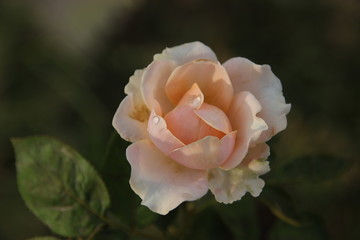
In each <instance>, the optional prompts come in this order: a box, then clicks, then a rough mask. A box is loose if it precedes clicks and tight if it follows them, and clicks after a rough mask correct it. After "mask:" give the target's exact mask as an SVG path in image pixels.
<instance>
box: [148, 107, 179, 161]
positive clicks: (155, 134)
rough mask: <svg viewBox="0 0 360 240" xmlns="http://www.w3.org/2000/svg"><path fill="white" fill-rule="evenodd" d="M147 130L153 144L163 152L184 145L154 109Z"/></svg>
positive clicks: (166, 152)
mask: <svg viewBox="0 0 360 240" xmlns="http://www.w3.org/2000/svg"><path fill="white" fill-rule="evenodd" d="M147 130H148V132H149V136H150V138H151V140H152V141H153V143H154V144H155V146H157V147H158V148H159V149H160V150H161V151H162V152H163V153H165V154H168V153H169V152H171V151H173V150H174V149H176V148H180V147H183V146H185V145H184V143H182V142H181V141H180V140H179V139H177V138H176V137H175V136H174V135H173V134H172V133H171V132H170V131H169V130H168V129H167V126H166V122H165V120H164V119H163V118H162V117H161V116H159V115H156V114H155V112H154V111H152V112H151V115H150V118H149V122H148V129H147Z"/></svg>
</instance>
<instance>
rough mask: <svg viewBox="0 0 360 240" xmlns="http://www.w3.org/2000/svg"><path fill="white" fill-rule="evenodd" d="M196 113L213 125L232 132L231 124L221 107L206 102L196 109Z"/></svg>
mask: <svg viewBox="0 0 360 240" xmlns="http://www.w3.org/2000/svg"><path fill="white" fill-rule="evenodd" d="M194 112H195V114H196V115H197V116H198V117H199V118H201V120H203V121H204V122H206V123H207V124H208V125H210V126H211V127H213V128H215V129H217V130H219V131H221V132H223V133H225V134H228V133H230V132H231V125H230V122H229V119H228V118H227V116H226V114H225V113H224V112H223V111H222V110H221V109H219V108H217V107H215V106H212V105H210V104H207V103H204V104H202V105H201V108H200V109H198V110H194Z"/></svg>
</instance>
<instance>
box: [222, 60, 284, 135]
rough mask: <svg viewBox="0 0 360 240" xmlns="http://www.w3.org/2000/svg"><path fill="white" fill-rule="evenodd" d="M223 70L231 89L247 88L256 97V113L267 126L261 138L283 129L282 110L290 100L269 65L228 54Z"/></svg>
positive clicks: (243, 89) (241, 89)
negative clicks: (257, 112)
mask: <svg viewBox="0 0 360 240" xmlns="http://www.w3.org/2000/svg"><path fill="white" fill-rule="evenodd" d="M223 66H224V67H225V69H226V70H227V72H228V74H229V76H230V79H231V82H232V84H233V87H234V91H235V93H238V92H241V91H249V92H251V93H252V94H254V96H255V97H256V99H258V100H259V102H260V104H261V106H262V110H261V112H260V113H259V114H258V116H259V117H261V118H262V119H264V120H265V122H266V124H267V125H268V126H269V129H268V130H267V131H264V133H263V134H262V136H261V141H262V142H265V141H267V140H269V139H270V138H271V137H272V136H273V135H275V134H277V133H278V132H280V131H282V130H284V129H285V128H286V125H287V121H286V114H287V113H289V111H290V104H286V103H285V98H284V96H283V93H282V86H281V82H280V80H279V79H278V78H277V77H276V76H275V75H274V74H273V73H272V71H271V68H270V66H268V65H257V64H254V63H253V62H251V61H250V60H248V59H246V58H240V57H238V58H232V59H229V60H228V61H227V62H225V63H224V64H223Z"/></svg>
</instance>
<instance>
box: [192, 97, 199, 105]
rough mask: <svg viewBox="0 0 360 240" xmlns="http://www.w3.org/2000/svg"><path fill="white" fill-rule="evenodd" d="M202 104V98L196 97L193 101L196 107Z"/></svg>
mask: <svg viewBox="0 0 360 240" xmlns="http://www.w3.org/2000/svg"><path fill="white" fill-rule="evenodd" d="M200 103H201V97H196V98H195V99H194V101H193V105H194V106H198V105H199V104H200Z"/></svg>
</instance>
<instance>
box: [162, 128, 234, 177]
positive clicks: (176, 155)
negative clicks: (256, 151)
mask: <svg viewBox="0 0 360 240" xmlns="http://www.w3.org/2000/svg"><path fill="white" fill-rule="evenodd" d="M235 138H236V131H235V132H232V133H230V134H228V135H226V136H225V137H223V138H222V139H221V140H219V139H218V138H217V137H212V136H208V137H205V138H203V139H201V140H199V141H196V142H193V143H191V144H189V145H186V146H185V147H182V148H179V149H176V150H174V151H172V152H170V153H169V156H170V157H171V158H172V159H174V160H175V161H176V162H178V163H180V164H181V165H183V166H185V167H188V168H192V169H206V170H207V169H212V168H216V167H219V166H220V165H221V164H222V163H223V162H224V161H225V160H226V159H227V158H228V157H229V155H230V153H231V152H232V150H233V147H234V144H235Z"/></svg>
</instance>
